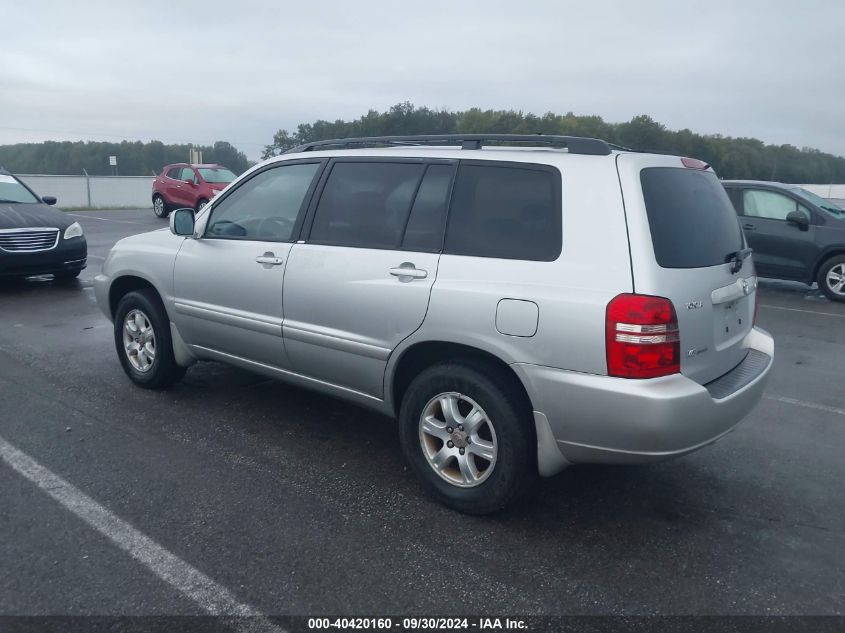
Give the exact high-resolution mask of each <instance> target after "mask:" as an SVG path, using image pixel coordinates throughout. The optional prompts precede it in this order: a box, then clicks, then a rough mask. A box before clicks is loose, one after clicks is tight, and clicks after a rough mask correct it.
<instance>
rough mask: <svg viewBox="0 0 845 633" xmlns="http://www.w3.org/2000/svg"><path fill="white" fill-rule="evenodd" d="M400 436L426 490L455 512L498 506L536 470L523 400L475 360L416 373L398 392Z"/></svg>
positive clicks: (480, 511) (524, 485) (513, 496)
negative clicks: (403, 391)
mask: <svg viewBox="0 0 845 633" xmlns="http://www.w3.org/2000/svg"><path fill="white" fill-rule="evenodd" d="M399 436H400V442H401V445H402V450H403V453H404V454H405V458H406V459H407V460H408V463H409V464H410V466H411V468H412V470H413V471H414V473H415V474H416V475H417V477H418V478H419V479H420V480H421V481H422V483H423V485H424V486H425V488H426V489H427V490H428V492H429V493H430V494H431V495H432V496H433V497H434V498H435V499H437V500H438V501H440V502H441V503H444V504H445V505H447V506H449V507H451V508H453V509H455V510H458V511H460V512H466V513H468V514H489V513H491V512H495V511H497V510H500V509H502V508H503V507H505V506H506V505H507V504H508V503H510V502H511V501H513V500H514V499H516V498H517V497H518V496H519V495H520V494H521V493H522V492H523V491H524V490H525V489H526V488H527V487H528V485H529V484H530V482H531V481H532V480H533V478H534V474H535V473H536V455H535V453H536V449H535V446H536V438H535V432H534V427H533V424H532V422H531V417H530V410H529V407H528V406H526V405H525V404H524V403H523V402H522V399H521V398H520V397H519V396H518V395H517V393H516V390H515V388H514V386H513V385H512V382H511V381H510V380H508V379H507V377H505V376H504V375H503V373H502V372H501V371H499V370H497V369H495V368H492V367H488V366H486V365H484V364H482V363H474V362H469V361H468V362H462V361H460V362H453V363H443V364H439V365H435V366H433V367H430V368H428V369H426V370H425V371H423V372H422V373H421V374H420V375H419V376H417V377H416V378H415V379H414V380H413V381H412V383H411V385H410V386H409V387H408V390H407V392H406V393H405V396H404V398H403V399H402V406H401V409H400V415H399Z"/></svg>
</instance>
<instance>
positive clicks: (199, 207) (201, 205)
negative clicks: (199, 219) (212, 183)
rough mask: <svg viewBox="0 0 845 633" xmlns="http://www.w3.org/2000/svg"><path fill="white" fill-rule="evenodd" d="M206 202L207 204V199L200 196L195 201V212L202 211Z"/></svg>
mask: <svg viewBox="0 0 845 633" xmlns="http://www.w3.org/2000/svg"><path fill="white" fill-rule="evenodd" d="M207 204H208V200H204V199H203V198H200V199H199V201H198V202H197V213H199V212H200V211H202V210H203V209H204V208H205V207H206V205H207Z"/></svg>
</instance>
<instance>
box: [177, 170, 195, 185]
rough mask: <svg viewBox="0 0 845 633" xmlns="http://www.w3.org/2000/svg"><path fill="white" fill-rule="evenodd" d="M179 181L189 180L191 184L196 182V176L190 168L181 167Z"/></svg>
mask: <svg viewBox="0 0 845 633" xmlns="http://www.w3.org/2000/svg"><path fill="white" fill-rule="evenodd" d="M179 180H191V181H193V182H196V181H197V175H196V174H195V173H194V170H193V169H191V168H190V167H183V168H182V175H181V176H179Z"/></svg>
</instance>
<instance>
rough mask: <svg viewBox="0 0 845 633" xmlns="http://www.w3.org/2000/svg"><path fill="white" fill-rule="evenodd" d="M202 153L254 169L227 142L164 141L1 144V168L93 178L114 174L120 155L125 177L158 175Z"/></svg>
mask: <svg viewBox="0 0 845 633" xmlns="http://www.w3.org/2000/svg"><path fill="white" fill-rule="evenodd" d="M191 147H193V148H194V149H198V150H200V151H202V159H203V161H204V162H206V163H220V164H221V165H225V166H226V167H228V168H229V169H231V170H232V171H234V172H235V173H236V174H240V173H242V172H244V171H246V169H247V168H249V166H250V164H251V163H250V162H249V160H247V157H246V155H244V153H243V152H239V151H238V150H237V149H236V148H235V147H233V146H232V145H231V144H230V143H227V142H226V141H217V142H216V143H214V145H188V144H181V145H180V144H173V145H166V144H164V143H162V142H161V141H150V142H149V143H143V142H141V141H122V142H120V143H109V142H99V141H47V142H44V143H18V144H16V145H0V167H3V168H5V169H7V170H8V171H11V172H13V173H18V174H61V175H78V174H82V173H83V170H85V171H87V172H88V174H90V175H91V176H108V175H111V174H112V168H111V166H110V165H109V156H117V171H118V173H119V174H120V175H122V176H149V175H151V174H154V173H155V174H158V173H160V172H161V169H162V167H164V166H165V165H168V164H170V163H182V162H187V160H188V157H189V156H190V149H191Z"/></svg>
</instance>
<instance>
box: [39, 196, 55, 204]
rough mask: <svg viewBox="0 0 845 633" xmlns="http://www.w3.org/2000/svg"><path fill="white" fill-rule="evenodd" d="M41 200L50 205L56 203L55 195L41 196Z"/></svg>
mask: <svg viewBox="0 0 845 633" xmlns="http://www.w3.org/2000/svg"><path fill="white" fill-rule="evenodd" d="M41 202H43V203H44V204H49V205H50V206H52V205H54V204H56V196H41Z"/></svg>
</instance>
